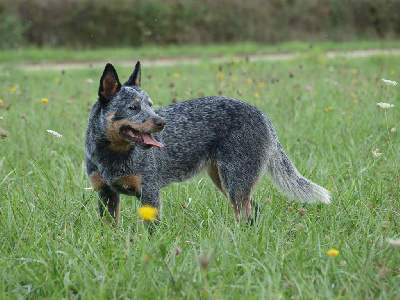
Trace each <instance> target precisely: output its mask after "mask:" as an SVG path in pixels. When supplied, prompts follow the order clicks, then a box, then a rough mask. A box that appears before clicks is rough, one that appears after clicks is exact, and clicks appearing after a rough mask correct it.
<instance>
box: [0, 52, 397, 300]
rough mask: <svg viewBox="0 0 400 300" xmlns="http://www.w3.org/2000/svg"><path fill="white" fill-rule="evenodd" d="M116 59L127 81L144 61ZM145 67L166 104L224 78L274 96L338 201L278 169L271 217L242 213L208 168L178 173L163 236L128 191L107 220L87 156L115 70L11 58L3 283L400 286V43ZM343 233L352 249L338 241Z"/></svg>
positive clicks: (5, 287)
mask: <svg viewBox="0 0 400 300" xmlns="http://www.w3.org/2000/svg"><path fill="white" fill-rule="evenodd" d="M116 66H117V70H118V72H119V78H120V80H121V81H124V80H125V79H127V78H128V76H129V75H130V72H131V71H132V70H133V66H132V68H124V67H118V64H116ZM142 68H143V69H142V72H143V73H142V76H143V77H142V83H143V88H144V90H146V91H147V92H148V93H149V94H150V96H151V98H152V99H153V101H154V102H155V106H158V107H159V106H162V105H166V104H170V103H171V102H172V101H173V99H175V100H184V99H188V98H193V97H197V96H199V95H216V94H224V95H227V96H232V97H235V98H238V99H241V100H243V101H246V102H248V103H250V104H253V105H255V106H257V107H259V108H260V109H261V110H263V111H264V112H265V113H266V114H267V115H268V116H269V118H270V119H271V121H272V123H273V124H274V126H275V128H276V130H277V133H278V136H279V139H280V141H281V143H282V145H283V147H284V149H285V150H286V152H287V154H288V155H289V156H290V157H291V159H292V161H293V162H294V164H295V165H296V166H297V168H298V169H299V170H300V172H301V173H303V174H304V175H305V176H306V177H308V178H310V179H312V180H313V181H314V182H317V183H318V184H320V185H322V186H324V187H327V188H328V189H329V190H330V191H331V192H332V200H333V203H332V204H331V205H329V206H325V205H305V204H301V203H296V202H294V201H291V200H289V199H287V198H286V197H284V196H283V195H281V194H280V193H278V192H277V190H276V189H275V188H274V187H273V186H272V185H271V184H270V183H269V182H268V180H267V179H266V178H265V179H264V180H262V182H261V183H260V185H259V186H258V187H257V189H256V190H255V191H254V194H253V196H254V199H255V200H256V201H257V202H258V203H259V204H260V207H261V216H260V221H259V223H258V225H257V226H255V227H252V228H248V227H246V226H243V225H241V226H237V225H236V224H235V222H234V217H233V212H232V209H231V208H230V205H229V204H228V201H227V200H226V199H225V198H224V197H223V196H221V194H219V193H218V192H217V190H216V189H215V188H214V187H213V185H212V184H211V182H210V180H209V179H208V178H207V177H206V176H205V174H200V175H199V176H197V177H195V178H194V179H193V180H191V181H189V182H185V183H178V184H173V185H171V186H170V187H168V188H165V189H163V191H162V198H163V200H164V208H163V219H162V221H163V223H162V224H161V225H160V226H158V228H157V230H156V231H155V233H154V235H153V236H151V237H149V236H148V233H147V229H146V226H145V225H144V224H143V223H142V221H141V220H140V219H139V217H138V215H137V210H138V208H139V206H140V204H139V202H138V201H137V200H136V199H132V198H130V197H126V196H123V197H122V211H121V223H120V226H119V227H118V228H112V227H109V226H103V227H102V226H101V225H100V223H101V222H100V220H99V217H98V212H97V197H96V195H95V193H94V192H93V191H91V190H87V189H85V188H86V187H88V186H89V181H88V179H87V178H86V174H85V169H84V161H83V160H84V159H83V157H84V136H85V130H86V124H87V117H88V113H89V110H90V108H91V106H92V104H93V103H94V101H95V100H96V94H97V88H98V87H97V82H98V80H99V78H100V76H101V74H102V70H101V69H96V68H93V69H89V68H88V69H87V70H67V71H65V72H63V73H61V72H56V71H48V72H24V71H22V70H20V69H18V68H14V67H11V66H10V65H9V66H6V67H4V69H3V70H2V71H1V74H0V76H1V81H0V82H1V83H0V91H1V92H0V98H1V99H2V101H1V102H2V103H1V104H0V116H1V117H3V119H0V128H2V129H3V130H5V131H7V132H8V133H9V134H8V136H7V137H6V138H3V139H2V140H1V141H0V198H1V199H2V200H1V202H0V232H1V234H0V245H1V246H0V255H1V260H0V274H1V275H0V298H3V299H4V298H57V299H58V298H71V299H94V298H96V299H110V298H135V299H153V298H157V299H159V298H188V299H197V298H202V299H208V298H210V299H239V298H249V299H277V298H293V299H321V298H344V299H360V298H367V299H368V298H369V299H395V298H396V297H398V296H399V295H400V269H399V266H400V251H399V249H397V248H394V247H391V246H390V245H389V244H388V243H387V241H386V239H387V238H394V239H398V238H399V236H400V233H399V225H400V223H399V216H400V202H399V192H400V190H399V181H400V179H399V178H400V174H399V169H400V158H399V156H398V149H399V146H400V140H399V137H398V133H397V132H395V133H393V132H391V129H392V128H394V127H396V128H398V117H399V114H398V107H399V106H400V104H399V103H398V99H399V94H400V93H399V86H394V87H393V86H392V87H388V86H386V85H385V84H384V83H383V82H382V81H381V78H386V79H390V80H395V81H400V80H399V79H400V76H399V75H400V62H399V60H398V59H397V58H396V57H381V56H377V57H371V58H360V59H351V60H350V59H330V60H329V59H327V58H326V57H323V56H312V55H304V56H301V57H300V58H298V59H296V60H292V61H285V62H257V63H253V62H240V63H238V62H236V63H223V64H211V63H205V62H204V63H201V64H199V65H191V66H189V65H176V66H169V67H153V68H149V67H146V66H145V65H144V66H142ZM93 82H95V83H93ZM12 87H15V88H14V89H12ZM42 98H46V99H48V102H47V103H44V102H42ZM377 102H387V103H392V104H394V105H395V107H393V108H391V109H388V110H383V109H380V108H379V107H378V106H377V105H376V103H377ZM47 129H51V130H55V131H57V132H59V133H61V134H62V135H63V136H62V138H56V137H54V136H53V135H51V134H49V133H48V132H46V130H47ZM249 151H251V149H249ZM372 151H376V152H379V153H382V155H381V156H379V157H375V156H374V155H373V154H372ZM266 199H268V200H266ZM300 210H304V211H305V213H301V214H300ZM332 248H334V249H337V250H339V255H338V256H337V257H334V258H331V257H329V256H328V255H327V253H326V252H327V251H328V250H329V249H332ZM178 252H180V253H178Z"/></svg>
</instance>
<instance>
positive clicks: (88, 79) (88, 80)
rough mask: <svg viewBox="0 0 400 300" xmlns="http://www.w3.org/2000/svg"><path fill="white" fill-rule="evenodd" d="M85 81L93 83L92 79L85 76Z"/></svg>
mask: <svg viewBox="0 0 400 300" xmlns="http://www.w3.org/2000/svg"><path fill="white" fill-rule="evenodd" d="M86 82H87V83H94V80H93V79H92V78H86Z"/></svg>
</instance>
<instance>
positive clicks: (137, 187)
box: [110, 174, 142, 196]
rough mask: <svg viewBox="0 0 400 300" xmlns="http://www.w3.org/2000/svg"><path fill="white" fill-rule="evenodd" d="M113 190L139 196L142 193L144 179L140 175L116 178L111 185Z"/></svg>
mask: <svg viewBox="0 0 400 300" xmlns="http://www.w3.org/2000/svg"><path fill="white" fill-rule="evenodd" d="M110 185H111V187H112V189H113V190H115V191H117V192H118V193H121V194H125V195H131V196H139V195H140V193H141V186H142V179H141V177H140V176H139V175H134V174H130V175H125V176H120V177H116V178H114V179H112V180H111V183H110Z"/></svg>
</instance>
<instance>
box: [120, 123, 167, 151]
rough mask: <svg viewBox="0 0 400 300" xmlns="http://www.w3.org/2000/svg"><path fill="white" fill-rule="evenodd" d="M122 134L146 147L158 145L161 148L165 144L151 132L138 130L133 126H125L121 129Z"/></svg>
mask: <svg viewBox="0 0 400 300" xmlns="http://www.w3.org/2000/svg"><path fill="white" fill-rule="evenodd" d="M120 132H121V135H122V136H123V137H124V138H125V139H126V140H128V141H130V142H135V143H137V144H139V145H140V146H143V147H145V148H149V147H157V148H161V147H164V145H163V144H162V143H160V142H158V141H156V140H155V139H154V137H153V136H152V135H151V133H144V132H140V131H137V130H135V129H133V128H131V127H123V128H121V130H120Z"/></svg>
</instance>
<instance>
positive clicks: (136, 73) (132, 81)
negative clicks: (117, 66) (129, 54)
mask: <svg viewBox="0 0 400 300" xmlns="http://www.w3.org/2000/svg"><path fill="white" fill-rule="evenodd" d="M141 75H142V71H141V69H140V61H138V62H137V63H136V66H135V70H133V73H132V75H131V77H129V79H128V81H127V82H125V85H137V86H140V84H141V79H140V77H141Z"/></svg>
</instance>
